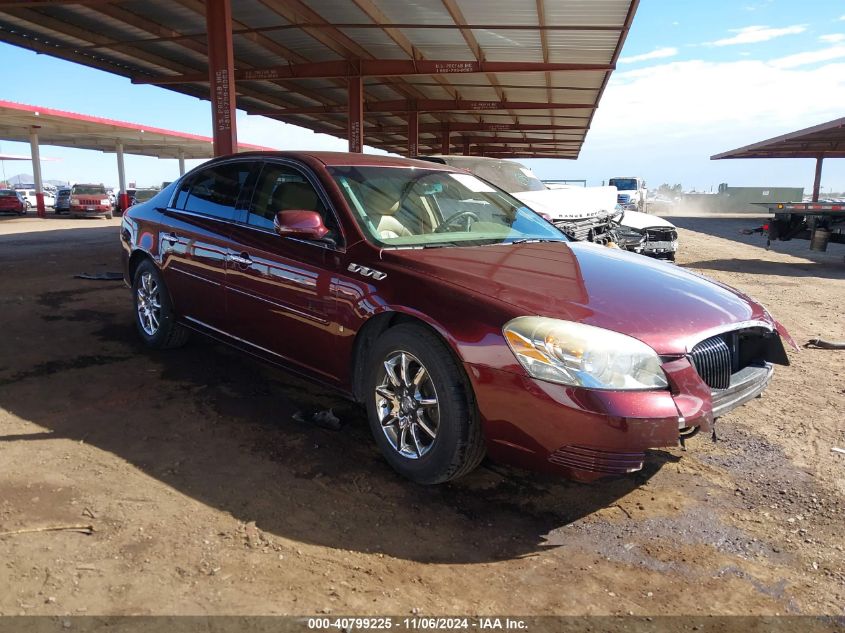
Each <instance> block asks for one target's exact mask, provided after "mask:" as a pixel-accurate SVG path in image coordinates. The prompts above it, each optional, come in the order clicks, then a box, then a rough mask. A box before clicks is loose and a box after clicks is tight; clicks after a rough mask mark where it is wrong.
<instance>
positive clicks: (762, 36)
mask: <svg viewBox="0 0 845 633" xmlns="http://www.w3.org/2000/svg"><path fill="white" fill-rule="evenodd" d="M806 30H807V26H806V25H805V24H795V25H793V26H785V27H783V28H779V29H773V28H770V27H768V26H746V27H745V28H742V29H731V30H730V32H731V33H736V35H734V36H733V37H728V38H725V39H721V40H716V41H715V42H708V43H709V44H710V45H711V46H734V45H736V44H757V43H759V42H768V41H769V40H773V39H775V38H777V37H783V36H784V35H796V34H798V33H803V32H804V31H806Z"/></svg>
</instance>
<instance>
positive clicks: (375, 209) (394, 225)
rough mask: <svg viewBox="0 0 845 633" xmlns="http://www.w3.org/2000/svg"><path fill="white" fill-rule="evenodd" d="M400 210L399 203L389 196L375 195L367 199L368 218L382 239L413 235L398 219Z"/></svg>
mask: <svg viewBox="0 0 845 633" xmlns="http://www.w3.org/2000/svg"><path fill="white" fill-rule="evenodd" d="M398 210H399V201H398V200H393V199H392V198H390V197H388V196H385V195H380V194H376V193H373V194H371V195H370V196H369V197H368V198H367V216H368V217H369V218H370V222H371V223H372V225H373V227H374V228H375V230H376V233H377V234H378V236H379V237H380V238H382V239H385V240H387V239H390V238H392V237H405V236H408V235H413V233H412V232H411V231H410V230H408V227H406V226H405V225H404V224H402V223H401V222H400V221H399V220H398V219H396V212H397V211H398Z"/></svg>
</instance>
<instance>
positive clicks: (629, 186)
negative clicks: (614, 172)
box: [608, 178, 637, 191]
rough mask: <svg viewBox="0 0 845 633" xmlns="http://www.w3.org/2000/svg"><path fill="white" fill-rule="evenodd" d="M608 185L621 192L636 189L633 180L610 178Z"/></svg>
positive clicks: (634, 180) (635, 183)
mask: <svg viewBox="0 0 845 633" xmlns="http://www.w3.org/2000/svg"><path fill="white" fill-rule="evenodd" d="M608 184H609V185H610V186H611V187H616V188H617V189H622V190H623V191H632V190H634V189H636V188H637V181H636V179H634V178H611V179H610V182H609V183H608Z"/></svg>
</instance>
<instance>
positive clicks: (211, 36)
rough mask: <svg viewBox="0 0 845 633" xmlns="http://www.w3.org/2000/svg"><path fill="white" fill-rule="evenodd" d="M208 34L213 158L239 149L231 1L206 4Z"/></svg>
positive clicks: (219, 0) (215, 1) (217, 0)
mask: <svg viewBox="0 0 845 633" xmlns="http://www.w3.org/2000/svg"><path fill="white" fill-rule="evenodd" d="M205 20H206V30H207V32H208V76H207V78H206V81H208V82H209V83H210V84H211V86H210V90H209V94H210V97H211V117H212V120H213V124H214V125H213V130H214V134H213V137H214V155H215V156H222V155H224V154H233V153H235V152H236V151H237V147H238V132H237V127H236V125H235V95H236V93H235V73H234V68H235V59H234V53H233V52H232V6H231V4H230V0H207V1H206V11H205Z"/></svg>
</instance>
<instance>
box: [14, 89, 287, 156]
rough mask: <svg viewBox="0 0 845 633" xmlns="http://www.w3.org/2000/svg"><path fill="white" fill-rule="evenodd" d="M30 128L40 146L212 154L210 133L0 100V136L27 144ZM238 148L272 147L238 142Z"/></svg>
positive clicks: (152, 154)
mask: <svg viewBox="0 0 845 633" xmlns="http://www.w3.org/2000/svg"><path fill="white" fill-rule="evenodd" d="M33 129H34V130H35V131H36V133H37V135H38V141H39V143H41V144H42V145H45V144H46V145H58V146H61V147H77V148H80V149H91V150H99V151H102V152H115V151H117V146H118V145H122V146H123V151H124V152H125V153H127V154H140V155H141V156H156V157H158V158H184V159H189V158H211V157H212V156H214V153H213V148H212V141H213V139H212V138H211V137H209V136H199V135H197V134H188V133H186V132H176V131H173V130H164V129H161V128H157V127H150V126H148V125H141V124H138V123H128V122H126V121H115V120H114V119H104V118H101V117H95V116H88V115H86V114H78V113H76V112H65V111H64V110H55V109H53V108H43V107H41V106H34V105H27V104H23V103H15V102H13V101H3V100H0V139H2V140H7V141H22V142H26V143H28V142H29V141H30V135H31V133H32V131H33ZM239 149H240V150H241V151H247V150H256V149H271V148H269V147H261V146H259V145H248V144H244V143H241V144H239Z"/></svg>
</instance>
